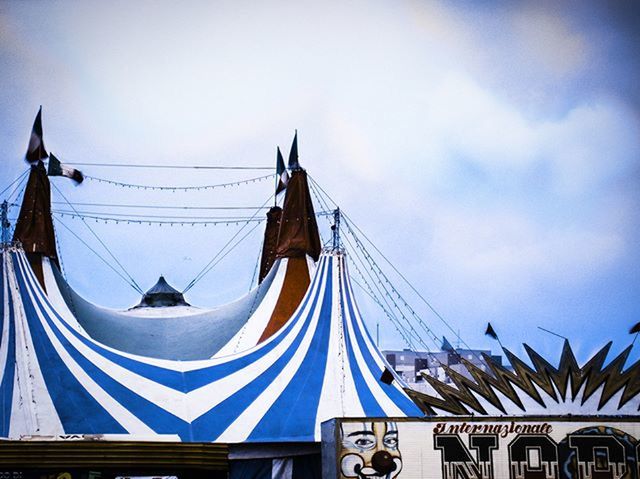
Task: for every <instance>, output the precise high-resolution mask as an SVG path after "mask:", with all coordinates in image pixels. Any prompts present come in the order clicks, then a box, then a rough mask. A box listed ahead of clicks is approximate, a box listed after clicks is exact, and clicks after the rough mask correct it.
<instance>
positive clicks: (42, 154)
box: [25, 106, 49, 163]
mask: <svg viewBox="0 0 640 479" xmlns="http://www.w3.org/2000/svg"><path fill="white" fill-rule="evenodd" d="M48 156H49V154H48V153H47V150H46V149H45V147H44V140H43V138H42V106H41V107H40V109H39V110H38V114H37V115H36V119H35V120H34V122H33V128H32V129H31V137H30V138H29V145H28V146H27V154H26V155H25V159H26V160H27V161H28V162H29V163H35V162H37V161H39V160H43V159H45V158H47V157H48Z"/></svg>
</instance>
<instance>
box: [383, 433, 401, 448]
mask: <svg viewBox="0 0 640 479" xmlns="http://www.w3.org/2000/svg"><path fill="white" fill-rule="evenodd" d="M382 442H384V445H385V446H386V447H389V448H396V447H398V438H397V437H396V436H386V437H385V438H384V440H383V441H382Z"/></svg>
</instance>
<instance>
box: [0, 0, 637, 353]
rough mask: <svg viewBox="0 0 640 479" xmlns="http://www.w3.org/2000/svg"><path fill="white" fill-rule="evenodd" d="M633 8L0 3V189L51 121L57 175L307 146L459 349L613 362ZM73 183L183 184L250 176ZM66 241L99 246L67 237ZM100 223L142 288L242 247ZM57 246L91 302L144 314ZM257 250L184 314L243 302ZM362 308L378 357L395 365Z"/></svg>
mask: <svg viewBox="0 0 640 479" xmlns="http://www.w3.org/2000/svg"><path fill="white" fill-rule="evenodd" d="M632 3H633V2H604V1H603V2H578V1H576V2H568V1H556V2H538V1H536V2H533V1H532V2H455V3H454V2H435V1H434V2H411V1H396V2H382V1H379V2H376V1H367V2H364V1H353V2H320V3H318V2H306V1H301V2H295V3H294V2H284V1H282V2H260V3H259V4H256V2H243V1H234V2H188V3H181V4H180V5H179V6H178V4H174V3H170V2H135V3H132V2H120V3H119V2H109V3H104V2H81V3H80V2H64V1H59V2H49V3H34V2H3V3H1V4H0V71H2V75H1V76H0V124H1V125H2V128H0V144H1V145H2V147H3V155H2V160H1V161H0V178H2V184H1V185H0V186H2V187H4V185H5V184H6V183H8V182H9V181H10V180H11V179H13V178H14V177H16V176H17V175H19V174H20V173H21V172H22V171H23V170H24V169H25V164H24V162H23V160H22V157H23V155H24V150H25V147H26V143H27V140H28V136H29V132H30V128H31V124H32V121H33V118H34V115H35V113H36V111H37V108H38V106H39V105H41V104H42V105H43V120H44V130H45V142H46V145H47V147H48V148H49V149H50V150H51V151H53V152H54V153H56V155H57V156H58V157H59V158H60V159H61V160H62V161H63V162H64V161H67V162H106V163H126V162H130V163H153V164H210V165H230V164H237V165H271V164H273V162H274V156H275V155H274V151H275V146H276V145H280V146H282V147H284V148H285V150H287V149H288V146H289V144H290V141H291V137H292V134H293V130H294V129H295V128H297V129H298V130H299V137H300V140H299V143H300V152H301V162H302V164H303V166H305V167H306V168H307V170H308V171H309V173H310V174H311V175H312V176H313V177H314V178H315V179H316V180H317V181H318V183H319V184H321V185H322V186H323V188H324V189H325V190H326V191H327V192H328V193H329V194H331V196H332V197H333V198H334V199H335V200H336V201H337V202H338V203H339V204H340V206H341V207H342V208H343V209H344V210H345V211H346V212H347V214H349V215H350V217H351V218H352V219H353V220H354V221H356V223H357V224H358V226H360V227H361V228H362V229H363V230H364V231H365V232H366V233H367V234H368V236H369V237H370V238H372V239H373V240H374V241H375V242H376V244H377V245H378V246H379V247H380V248H381V250H382V251H383V252H385V254H386V255H387V256H388V257H389V258H390V259H391V260H392V261H393V263H394V264H395V265H396V266H397V267H398V268H399V269H400V270H401V271H402V272H403V273H405V274H406V276H407V277H408V278H410V279H411V281H412V283H414V284H415V286H416V287H417V288H418V290H419V291H420V292H421V293H422V294H423V295H424V296H425V297H427V298H428V299H429V300H430V301H431V302H432V303H433V305H434V306H435V307H436V309H437V310H438V311H439V312H440V314H441V315H442V316H443V317H444V318H445V319H446V320H447V321H448V322H449V323H450V324H451V325H452V327H453V328H454V329H455V330H460V333H461V336H462V337H463V339H464V340H465V342H466V343H467V344H470V345H472V346H477V347H492V348H493V349H494V350H497V348H496V346H497V345H496V343H495V342H493V341H492V340H490V339H489V338H486V337H485V336H484V335H483V332H484V328H485V326H486V322H487V321H491V322H492V324H493V325H494V327H495V329H496V330H497V331H498V334H499V335H500V337H501V339H502V342H503V343H504V344H505V345H506V346H507V347H509V348H510V349H512V350H513V351H515V352H518V353H522V351H523V350H522V348H521V343H523V342H527V343H528V344H530V345H531V346H533V347H534V348H536V349H537V350H539V351H540V352H542V353H543V354H545V355H546V356H547V357H549V358H550V359H554V358H555V357H557V354H558V350H559V346H560V345H561V340H559V339H558V338H556V337H554V336H552V335H549V334H547V333H544V332H542V331H540V330H539V329H537V326H541V327H544V328H547V329H550V330H552V331H555V332H557V333H558V334H561V335H563V336H566V337H569V338H570V339H571V342H572V345H574V347H575V349H576V352H577V353H578V356H579V358H581V359H585V358H586V357H588V356H589V355H590V354H591V353H593V352H594V351H595V350H596V349H598V348H599V347H601V346H603V345H604V344H605V342H606V341H608V340H613V341H614V351H615V352H618V351H620V350H621V349H623V348H624V347H625V346H626V345H628V344H629V343H630V342H631V340H632V339H633V338H632V337H631V336H630V335H629V334H627V331H628V329H629V328H630V327H631V326H632V325H633V324H635V323H636V322H638V321H640V294H639V293H640V253H639V251H638V244H639V238H640V224H639V223H640V221H639V215H638V204H639V203H638V200H639V197H638V196H639V191H640V189H639V188H638V186H639V181H640V116H639V108H640V91H639V90H638V88H637V85H638V84H640V78H639V76H640V51H639V49H640V38H639V37H640V33H639V32H640V28H639V27H640V14H639V13H638V8H637V7H633V6H632ZM625 5H628V6H625ZM84 172H85V173H86V174H88V175H92V176H96V177H103V178H111V179H115V180H126V181H128V182H132V183H143V184H180V185H186V184H212V183H220V182H224V181H227V180H234V179H240V178H247V177H250V176H253V173H252V174H245V173H238V172H234V173H224V174H223V173H221V172H211V171H208V172H203V171H197V172H189V171H178V172H176V171H172V170H137V171H131V170H119V169H99V168H97V167H94V168H90V167H86V168H84ZM258 174H261V173H256V175H255V176H258ZM53 181H54V182H55V184H56V186H58V188H60V190H61V191H62V192H63V193H64V194H65V195H67V196H68V197H69V199H72V200H74V201H78V202H80V201H84V202H118V203H127V202H134V203H139V204H141V203H147V204H178V205H225V204H226V205H231V204H233V205H255V206H257V205H260V204H262V202H263V201H264V200H265V199H266V198H267V197H268V196H269V194H270V193H271V184H270V183H268V182H262V183H256V184H255V185H251V186H247V187H243V188H238V189H233V190H232V189H226V190H224V191H217V190H216V191H215V192H211V191H209V192H204V193H190V194H179V193H153V194H152V193H151V192H146V193H144V192H138V191H130V190H123V189H118V188H112V187H108V186H105V185H100V184H97V183H95V182H93V181H87V182H86V183H85V184H83V185H81V186H80V187H74V186H73V184H72V183H71V182H70V181H68V180H66V179H63V178H62V179H59V178H58V179H54V180H53ZM55 194H57V192H56V193H55ZM54 196H55V195H54ZM55 199H56V198H55V197H54V200H55ZM58 199H59V198H58ZM14 214H15V212H14ZM322 221H323V224H325V223H324V220H322ZM65 223H66V224H67V225H68V226H69V227H70V228H72V229H73V230H74V231H75V232H77V234H79V235H80V236H82V237H83V238H84V239H85V240H86V241H88V242H90V243H91V244H92V246H93V247H95V248H97V249H98V248H99V245H98V244H97V243H96V241H95V239H94V238H92V236H91V234H90V233H89V232H88V231H87V230H86V229H85V228H84V226H83V225H82V224H81V223H80V222H79V221H78V220H71V219H68V218H66V219H65ZM92 227H93V228H94V229H95V231H96V232H97V233H98V234H99V235H100V236H101V238H103V239H104V241H105V243H106V244H108V245H109V247H110V248H111V249H112V251H113V252H114V254H115V255H116V256H117V257H118V259H119V260H120V261H121V262H122V263H123V264H124V265H125V266H126V268H127V269H128V270H129V272H130V273H131V274H132V276H133V277H134V278H135V279H136V281H138V282H139V283H140V284H141V285H142V286H143V287H148V286H151V285H152V284H153V283H154V282H155V280H156V278H157V276H158V275H159V274H160V273H163V274H165V275H166V276H167V279H168V280H169V281H170V282H171V283H173V284H175V285H176V286H177V287H179V288H180V287H184V286H185V285H186V284H187V283H188V282H189V280H190V279H191V278H192V277H193V276H194V275H195V274H196V273H197V272H198V271H199V270H200V269H201V268H202V266H204V264H206V263H207V262H208V261H209V259H210V258H211V257H212V256H213V255H214V254H215V252H217V251H218V249H219V248H220V247H221V246H222V245H223V244H224V243H225V242H226V241H227V240H228V239H229V238H230V237H231V235H232V234H233V233H234V232H235V231H236V230H235V229H233V228H232V227H229V228H227V229H224V227H222V228H221V227H216V228H212V227H208V228H197V227H194V228H178V227H175V228H173V229H167V228H166V227H162V228H159V227H141V226H134V225H130V226H127V225H103V224H94V225H93V226H92ZM325 229H326V228H325ZM58 233H59V238H60V248H61V253H62V256H63V262H64V266H65V269H66V272H67V275H68V276H69V279H70V282H71V284H72V285H73V286H74V287H76V288H77V289H78V290H79V291H80V292H81V293H82V294H84V295H85V296H86V297H88V298H90V299H91V300H93V301H94V302H96V303H98V304H104V305H107V306H112V307H128V306H130V305H131V304H134V303H135V302H137V299H138V295H137V293H136V292H135V291H133V290H132V289H131V288H129V287H128V285H126V284H125V283H124V282H122V281H121V280H120V279H119V278H118V277H116V276H115V275H113V273H112V272H111V271H110V270H108V268H106V267H105V266H104V265H103V264H102V263H101V262H100V260H99V259H97V258H95V257H94V256H93V255H92V254H91V253H89V252H88V251H87V250H86V249H85V248H84V246H82V245H81V244H80V243H79V242H78V241H77V240H76V239H75V238H74V237H72V236H71V235H69V234H68V233H67V232H66V231H63V230H61V229H60V227H58ZM260 234H261V233H260V232H259V231H258V230H256V232H255V234H254V235H252V236H251V237H249V238H248V239H247V240H246V242H244V243H243V244H242V245H241V246H240V247H239V248H238V249H237V250H235V251H234V252H233V253H232V254H230V255H229V257H227V258H226V259H225V260H224V261H223V262H221V263H220V265H218V266H217V267H216V268H215V269H214V270H213V271H212V272H211V273H210V274H209V275H208V276H207V277H206V278H205V279H203V280H202V281H201V282H200V283H198V285H197V286H196V287H194V288H193V289H192V290H191V291H190V292H189V298H190V299H191V301H192V302H193V303H194V304H200V305H207V306H213V305H215V304H220V303H222V302H226V301H229V300H231V299H233V298H234V297H238V296H240V295H242V294H244V293H245V292H246V290H247V289H248V288H249V284H250V280H251V276H252V273H253V268H254V265H255V260H256V257H257V252H258V249H259V246H260V245H259V243H260ZM362 302H363V310H364V313H365V314H366V316H367V318H368V321H369V324H370V325H374V324H375V323H376V322H377V321H378V320H379V322H380V328H381V345H382V346H383V347H394V348H398V347H403V343H402V341H401V340H400V338H399V337H398V336H397V335H396V334H395V332H394V330H393V327H392V326H391V325H390V324H388V323H386V321H385V319H384V318H383V317H382V315H381V314H380V312H378V311H377V310H376V309H375V308H374V307H373V306H371V305H369V304H368V302H367V300H366V299H365V298H364V297H363V298H362ZM412 304H415V305H416V308H417V309H418V310H419V312H420V314H421V316H422V317H423V318H424V319H425V321H427V322H428V323H429V324H430V325H432V327H433V330H434V331H435V332H436V333H437V334H438V335H442V334H448V335H450V333H448V332H447V330H446V328H444V327H443V326H442V324H441V323H440V322H439V321H438V320H437V318H435V317H434V316H433V315H431V314H430V313H429V312H428V311H427V310H426V309H425V308H424V307H422V306H421V305H420V303H419V302H418V301H416V300H415V298H413V299H412ZM639 349H640V345H638V346H636V348H635V349H634V351H633V353H632V356H633V358H638V357H639V356H640V353H638V350H639Z"/></svg>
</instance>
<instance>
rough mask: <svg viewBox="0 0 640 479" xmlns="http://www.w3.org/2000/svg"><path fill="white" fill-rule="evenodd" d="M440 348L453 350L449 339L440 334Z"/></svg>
mask: <svg viewBox="0 0 640 479" xmlns="http://www.w3.org/2000/svg"><path fill="white" fill-rule="evenodd" d="M440 349H442V350H443V351H449V352H452V351H453V346H452V345H451V343H450V342H449V340H448V339H447V338H445V337H444V336H442V346H440Z"/></svg>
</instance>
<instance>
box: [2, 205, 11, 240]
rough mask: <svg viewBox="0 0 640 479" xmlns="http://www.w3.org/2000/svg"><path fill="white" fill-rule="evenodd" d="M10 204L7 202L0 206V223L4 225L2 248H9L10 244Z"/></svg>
mask: <svg viewBox="0 0 640 479" xmlns="http://www.w3.org/2000/svg"><path fill="white" fill-rule="evenodd" d="M8 213H9V204H8V203H7V200H4V201H3V202H2V205H1V206H0V222H1V223H2V246H8V245H9V243H10V239H9V238H10V234H9V230H10V228H11V223H9V217H8Z"/></svg>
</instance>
